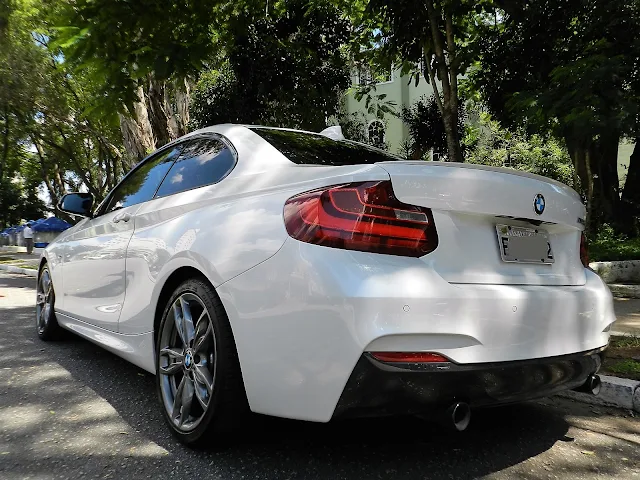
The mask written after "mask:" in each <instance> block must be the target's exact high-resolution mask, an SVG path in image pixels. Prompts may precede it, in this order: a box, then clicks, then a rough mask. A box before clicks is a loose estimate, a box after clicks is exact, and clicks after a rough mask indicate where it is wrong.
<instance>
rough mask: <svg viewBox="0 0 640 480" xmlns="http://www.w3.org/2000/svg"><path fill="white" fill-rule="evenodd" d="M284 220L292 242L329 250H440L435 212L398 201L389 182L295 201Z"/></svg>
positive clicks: (339, 189) (316, 193)
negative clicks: (323, 247) (330, 248)
mask: <svg viewBox="0 0 640 480" xmlns="http://www.w3.org/2000/svg"><path fill="white" fill-rule="evenodd" d="M284 222H285V225H286V228H287V232H288V233H289V235H291V236H292V237H293V238H295V239H297V240H300V241H302V242H307V243H315V244H317V245H323V246H326V247H334V248H344V249H347V250H360V251H363V252H374V253H387V254H389V255H404V256H409V257H421V256H422V255H425V254H427V253H429V252H433V251H434V250H435V249H436V247H437V246H438V234H437V232H436V227H435V225H434V223H433V215H432V213H431V210H430V209H428V208H423V207H418V206H415V205H407V204H406V203H402V202H400V201H399V200H398V199H397V198H396V197H395V195H394V193H393V189H392V188H391V182H390V181H388V180H387V181H380V182H363V183H350V184H347V185H336V186H333V187H326V188H322V189H318V190H313V191H311V192H306V193H303V194H301V195H297V196H295V197H292V198H290V199H289V200H287V202H286V204H285V206H284Z"/></svg>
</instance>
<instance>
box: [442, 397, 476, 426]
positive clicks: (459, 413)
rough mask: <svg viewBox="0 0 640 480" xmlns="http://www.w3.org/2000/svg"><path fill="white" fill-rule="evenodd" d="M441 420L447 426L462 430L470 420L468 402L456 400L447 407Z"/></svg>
mask: <svg viewBox="0 0 640 480" xmlns="http://www.w3.org/2000/svg"><path fill="white" fill-rule="evenodd" d="M443 420H444V423H445V426H447V427H448V428H450V429H453V430H455V431H457V432H463V431H465V430H466V429H467V427H468V426H469V423H470V422H471V407H469V404H468V403H464V402H456V403H454V404H453V405H451V406H450V407H449V408H448V409H447V412H446V414H445V416H444V418H443Z"/></svg>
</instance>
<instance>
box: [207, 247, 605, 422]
mask: <svg viewBox="0 0 640 480" xmlns="http://www.w3.org/2000/svg"><path fill="white" fill-rule="evenodd" d="M586 276H587V282H586V284H585V285H583V286H567V287H557V286H535V285H531V286H516V285H473V284H451V283H448V282H446V281H445V280H444V279H443V278H442V277H441V276H440V275H438V274H437V272H435V271H434V270H433V269H432V268H431V267H430V266H429V265H428V264H426V263H425V262H423V261H422V260H421V259H416V258H402V257H393V256H389V255H371V254H367V253H362V252H350V251H347V250H338V249H332V248H326V247H320V246H316V245H310V244H306V243H302V242H298V241H296V240H293V239H289V240H287V242H286V243H285V245H284V247H283V248H282V249H281V250H280V251H279V252H278V253H277V254H276V255H275V256H274V257H273V258H271V259H269V260H268V261H266V262H264V263H262V264H261V265H259V266H257V267H256V268H253V269H251V270H250V271H248V272H246V273H244V274H242V275H240V276H238V277H237V278H234V279H233V280H231V281H229V282H227V283H225V284H223V285H221V286H220V287H219V288H218V292H219V294H220V297H221V299H222V301H223V304H224V306H225V308H226V309H227V313H228V315H229V318H231V319H232V325H233V329H234V335H235V337H236V344H237V347H238V352H239V354H240V361H241V366H242V371H243V376H244V380H245V385H246V388H247V394H248V396H249V401H250V404H251V408H252V409H253V410H254V411H256V412H259V413H265V414H270V415H278V416H285V417H293V418H299V419H305V420H316V421H328V420H329V419H330V418H331V415H332V414H333V411H334V408H335V405H336V403H337V401H338V398H339V396H340V394H341V393H342V390H343V388H344V386H345V384H346V382H347V380H348V378H349V375H350V374H351V371H352V370H353V367H354V366H355V364H356V362H357V361H358V359H359V358H360V356H361V355H362V353H363V352H366V351H429V352H436V353H441V354H443V355H446V356H447V357H449V358H451V359H452V360H453V361H455V362H459V363H484V362H502V361H513V360H524V359H532V358H543V357H550V356H556V355H564V354H569V353H577V352H582V351H586V350H589V349H592V348H598V347H601V346H603V345H606V344H607V342H608V337H609V334H608V333H606V332H605V330H607V327H609V326H610V325H611V323H613V322H614V321H615V316H614V313H613V305H612V297H611V294H610V292H609V291H608V289H607V287H606V285H605V284H604V283H603V282H602V281H601V280H600V278H599V277H598V276H597V275H596V274H595V273H593V272H591V271H587V274H586Z"/></svg>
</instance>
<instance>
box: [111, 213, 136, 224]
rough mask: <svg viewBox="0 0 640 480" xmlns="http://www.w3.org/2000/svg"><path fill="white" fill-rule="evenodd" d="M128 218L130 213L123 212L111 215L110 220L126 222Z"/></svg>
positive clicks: (129, 218)
mask: <svg viewBox="0 0 640 480" xmlns="http://www.w3.org/2000/svg"><path fill="white" fill-rule="evenodd" d="M129 220H131V214H129V213H123V214H120V215H116V216H115V217H113V220H112V222H113V223H119V222H128V221H129Z"/></svg>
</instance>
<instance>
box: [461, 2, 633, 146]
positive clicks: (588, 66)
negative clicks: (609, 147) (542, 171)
mask: <svg viewBox="0 0 640 480" xmlns="http://www.w3.org/2000/svg"><path fill="white" fill-rule="evenodd" d="M638 6H639V5H638V3H637V2H628V1H626V0H606V1H601V0H597V1H596V0H589V1H584V2H566V1H561V0H557V1H550V2H534V3H531V4H528V5H527V6H519V5H517V4H506V6H505V10H502V11H500V17H501V20H500V21H499V22H496V23H485V24H484V27H483V35H482V39H483V40H482V42H481V43H479V44H478V45H477V46H478V48H479V52H480V53H481V54H480V58H481V62H480V64H479V65H478V67H479V68H477V69H475V70H474V71H473V72H472V75H471V78H472V80H473V83H475V85H476V86H477V87H479V88H480V90H481V91H482V93H483V97H484V99H485V100H486V101H487V102H488V105H489V108H490V110H491V112H492V113H493V114H494V115H496V116H497V118H498V119H499V120H500V121H502V122H505V123H506V124H509V125H511V126H513V125H520V123H521V122H522V121H525V122H526V123H527V124H528V126H530V128H533V129H535V130H536V131H537V132H540V131H552V132H553V133H558V134H561V135H571V136H574V135H579V136H581V137H587V138H590V137H595V136H597V135H599V134H600V133H601V132H602V131H603V130H606V129H617V130H626V129H628V127H632V128H635V118H634V114H635V113H637V111H638V107H637V104H638V89H637V86H638V85H637V82H638V80H639V78H638V73H639V72H638V70H637V69H638V59H639V58H640V57H639V55H640V49H639V48H638V47H639V46H638V44H637V36H636V35H635V31H636V30H637V27H638V26H640V9H639V8H638Z"/></svg>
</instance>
